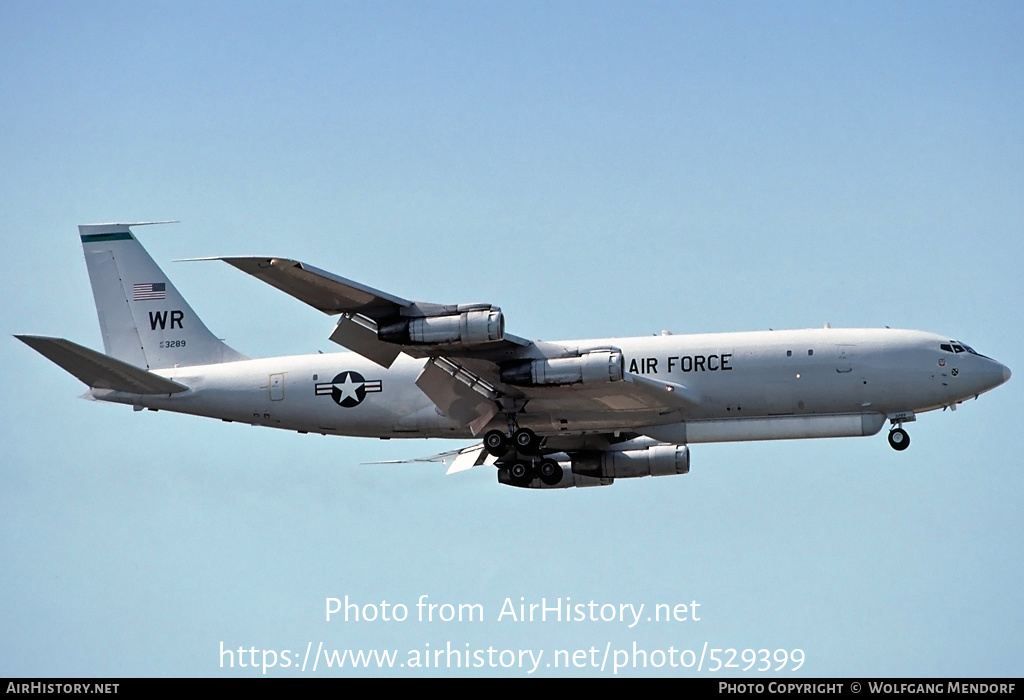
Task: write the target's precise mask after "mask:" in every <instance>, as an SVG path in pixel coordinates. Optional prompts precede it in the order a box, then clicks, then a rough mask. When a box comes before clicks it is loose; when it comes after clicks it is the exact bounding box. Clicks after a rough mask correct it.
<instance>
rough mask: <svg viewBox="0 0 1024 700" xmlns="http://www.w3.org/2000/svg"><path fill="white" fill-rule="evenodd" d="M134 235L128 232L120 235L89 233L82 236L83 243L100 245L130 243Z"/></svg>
mask: <svg viewBox="0 0 1024 700" xmlns="http://www.w3.org/2000/svg"><path fill="white" fill-rule="evenodd" d="M130 240H133V239H132V234H130V233H128V232H127V231H122V232H120V233H87V234H85V235H83V236H82V243H99V242H101V241H130Z"/></svg>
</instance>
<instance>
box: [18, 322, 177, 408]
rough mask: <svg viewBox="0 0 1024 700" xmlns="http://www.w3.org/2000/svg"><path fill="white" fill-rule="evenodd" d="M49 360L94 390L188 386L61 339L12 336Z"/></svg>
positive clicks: (169, 390) (170, 390) (168, 390)
mask: <svg viewBox="0 0 1024 700" xmlns="http://www.w3.org/2000/svg"><path fill="white" fill-rule="evenodd" d="M14 337H15V338H17V339H18V340H20V341H21V342H23V343H25V344H26V345H28V346H29V347H30V348H32V349H33V350H35V351H36V352H38V353H39V354H40V355H42V356H43V357H45V358H46V359H48V360H50V361H51V362H53V363H55V364H57V365H60V366H61V367H63V368H64V369H65V370H67V371H68V372H70V373H71V374H73V375H75V376H76V377H78V378H79V379H80V380H82V381H83V382H85V383H86V385H88V386H89V387H91V388H93V389H112V390H114V391H123V392H126V393H129V394H177V393H179V392H182V391H188V387H187V386H185V385H183V384H178V383H177V382H172V381H171V380H170V379H165V378H164V377H161V376H159V375H156V374H153V373H152V372H147V371H146V370H144V369H140V368H138V367H136V366H135V365H130V364H128V363H127V362H121V361H120V360H116V359H114V358H113V357H109V356H107V355H104V354H103V353H101V352H96V351H95V350H90V349H89V348H86V347H83V346H81V345H78V344H77V343H72V342H71V341H70V340H65V339H63V338H47V337H44V336H39V335H16V336H14Z"/></svg>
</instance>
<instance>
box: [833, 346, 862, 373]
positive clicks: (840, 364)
mask: <svg viewBox="0 0 1024 700" xmlns="http://www.w3.org/2000/svg"><path fill="white" fill-rule="evenodd" d="M856 348H857V346H856V345H837V346H836V372H839V373H840V374H847V373H849V372H852V371H853V355H854V350H855V349H856Z"/></svg>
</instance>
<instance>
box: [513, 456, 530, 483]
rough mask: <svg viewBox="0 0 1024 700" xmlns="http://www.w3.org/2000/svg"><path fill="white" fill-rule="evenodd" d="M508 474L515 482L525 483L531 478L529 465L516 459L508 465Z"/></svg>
mask: <svg viewBox="0 0 1024 700" xmlns="http://www.w3.org/2000/svg"><path fill="white" fill-rule="evenodd" d="M508 475H509V476H510V477H512V481H513V482H515V483H517V484H525V483H526V482H528V481H530V480H531V479H532V478H533V477H532V476H531V474H530V465H529V464H528V463H527V462H523V461H520V460H516V461H515V462H513V463H512V464H511V465H510V466H509V468H508Z"/></svg>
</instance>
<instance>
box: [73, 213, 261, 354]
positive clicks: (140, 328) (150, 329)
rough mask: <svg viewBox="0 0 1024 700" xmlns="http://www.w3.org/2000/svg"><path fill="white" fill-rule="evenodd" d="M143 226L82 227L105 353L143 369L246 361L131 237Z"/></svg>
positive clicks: (92, 225)
mask: <svg viewBox="0 0 1024 700" xmlns="http://www.w3.org/2000/svg"><path fill="white" fill-rule="evenodd" d="M152 223H170V222H152ZM140 225H141V224H89V225H84V226H79V227H78V233H79V235H81V237H82V248H83V250H84V252H85V264H86V266H87V267H88V269H89V279H90V281H91V282H92V293H93V297H94V299H95V300H96V313H97V315H98V316H99V319H100V330H101V331H102V333H103V348H104V351H105V352H106V354H107V355H109V356H110V357H114V358H117V359H118V360H122V361H124V362H127V363H129V364H132V365H135V366H136V367H141V368H143V369H162V368H166V367H174V366H181V367H185V366H189V365H208V364H216V363H220V362H233V361H235V360H244V359H246V357H245V356H244V355H241V354H240V353H238V352H236V351H235V350H233V349H231V348H230V347H228V346H227V345H226V344H225V343H224V342H222V341H221V340H220V339H219V338H217V337H216V336H214V335H213V333H211V332H210V331H209V329H208V328H207V327H206V326H205V325H204V324H203V322H202V321H201V320H200V319H199V317H198V316H196V314H195V312H194V311H192V307H191V306H189V305H188V302H186V301H185V299H184V298H183V297H182V296H181V294H179V293H178V290H177V289H176V288H175V287H174V285H173V284H171V282H170V280H169V279H167V275H165V274H164V272H163V270H161V269H160V267H159V266H158V265H157V264H156V263H155V262H154V261H153V258H151V257H150V256H149V253H147V252H146V250H145V248H143V247H142V244H141V243H139V241H138V240H137V239H136V238H135V236H133V235H132V232H131V229H130V227H131V226H140Z"/></svg>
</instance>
